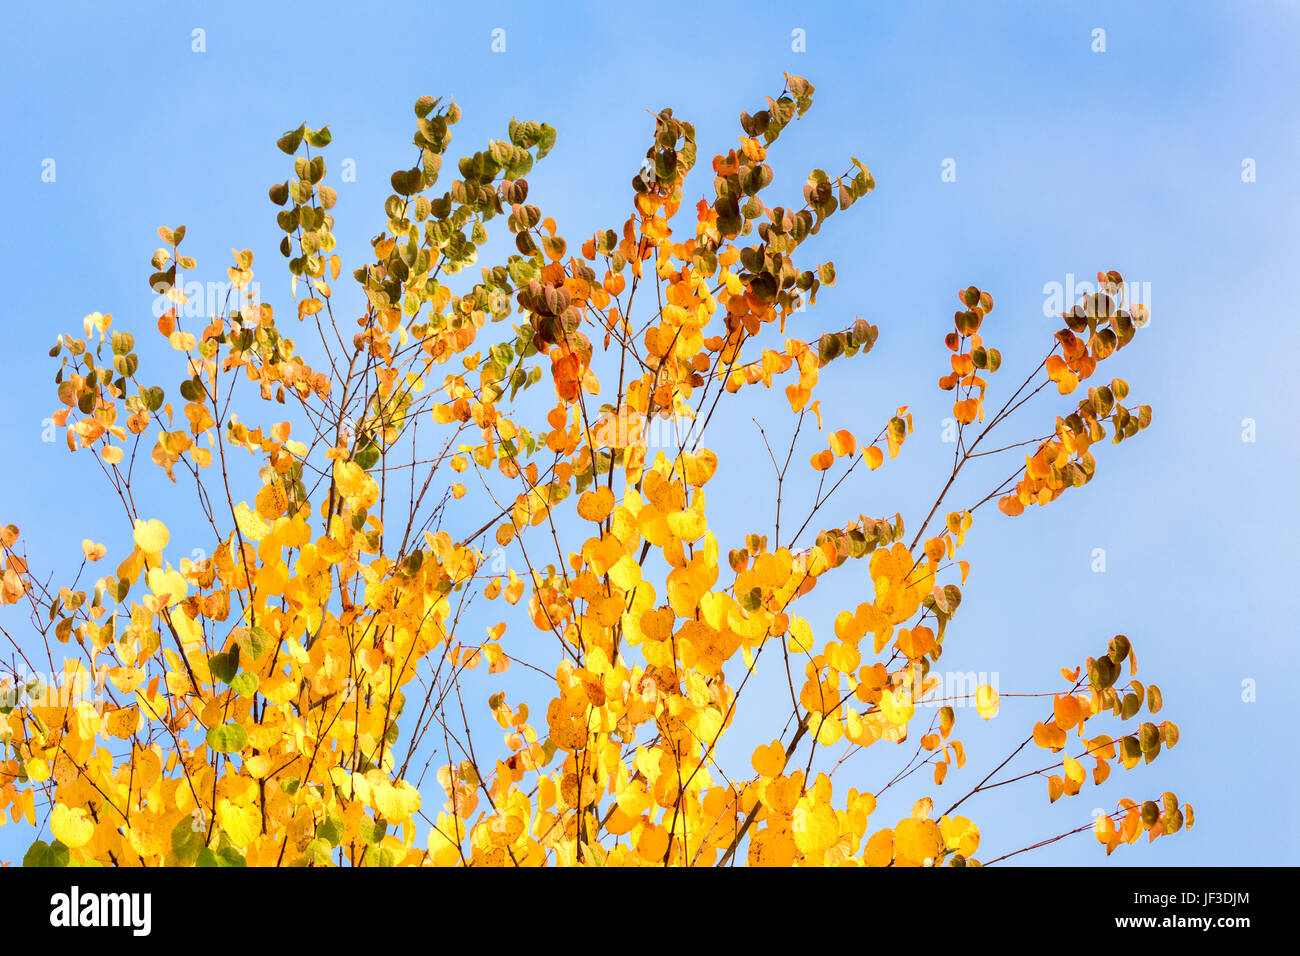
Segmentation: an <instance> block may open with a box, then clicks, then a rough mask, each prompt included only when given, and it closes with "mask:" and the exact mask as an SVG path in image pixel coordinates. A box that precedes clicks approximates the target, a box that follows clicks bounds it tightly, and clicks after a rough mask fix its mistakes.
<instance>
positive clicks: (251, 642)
mask: <svg viewBox="0 0 1300 956" xmlns="http://www.w3.org/2000/svg"><path fill="white" fill-rule="evenodd" d="M235 641H236V643H237V644H238V645H239V648H240V650H242V651H243V652H244V654H245V656H247V657H248V659H249V660H250V661H255V660H257V659H258V658H259V657H261V656H262V655H263V654H265V653H266V649H267V648H268V647H270V646H271V635H270V634H268V633H267V631H266V628H263V627H258V626H256V625H254V626H253V627H250V628H248V629H247V630H246V631H241V632H240V633H239V635H238V636H237V637H236V638H235Z"/></svg>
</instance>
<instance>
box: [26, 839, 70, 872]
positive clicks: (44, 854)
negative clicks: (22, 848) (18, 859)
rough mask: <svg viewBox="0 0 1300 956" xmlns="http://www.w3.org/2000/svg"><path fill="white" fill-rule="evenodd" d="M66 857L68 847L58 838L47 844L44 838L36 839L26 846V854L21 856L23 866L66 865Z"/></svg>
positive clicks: (67, 855)
mask: <svg viewBox="0 0 1300 956" xmlns="http://www.w3.org/2000/svg"><path fill="white" fill-rule="evenodd" d="M68 857H69V852H68V848H67V847H66V846H64V845H63V844H62V843H60V842H59V841H58V840H55V841H54V842H53V843H48V844H47V843H46V842H45V841H44V840H37V841H36V842H35V843H33V844H32V845H31V846H30V847H29V848H28V850H27V853H26V855H25V856H24V857H23V866H33V867H60V866H67V865H68Z"/></svg>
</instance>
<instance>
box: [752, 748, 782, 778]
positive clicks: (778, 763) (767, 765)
mask: <svg viewBox="0 0 1300 956" xmlns="http://www.w3.org/2000/svg"><path fill="white" fill-rule="evenodd" d="M750 763H752V764H753V766H754V772H755V773H757V774H759V775H760V776H763V777H767V778H769V779H771V778H774V777H779V776H780V775H781V771H782V770H784V769H785V748H784V747H782V746H781V741H779V740H774V741H772V742H771V743H770V744H764V745H760V746H759V747H757V748H756V749H755V750H754V755H753V757H751V758H750Z"/></svg>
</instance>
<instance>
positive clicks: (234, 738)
mask: <svg viewBox="0 0 1300 956" xmlns="http://www.w3.org/2000/svg"><path fill="white" fill-rule="evenodd" d="M207 740H208V746H209V747H211V748H212V749H213V750H215V751H216V752H217V753H221V754H233V753H239V751H241V750H243V749H244V744H246V743H248V731H246V730H244V728H243V727H241V726H240V725H239V724H222V725H221V726H220V727H212V728H210V729H209V730H208V737H207Z"/></svg>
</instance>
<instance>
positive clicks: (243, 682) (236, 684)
mask: <svg viewBox="0 0 1300 956" xmlns="http://www.w3.org/2000/svg"><path fill="white" fill-rule="evenodd" d="M226 683H228V684H229V685H230V689H231V690H233V691H234V692H235V693H236V694H238V695H239V696H240V697H243V698H244V699H248V698H250V697H252V696H253V695H254V694H256V693H257V688H258V686H259V685H260V684H261V681H260V680H259V679H258V676H257V675H256V674H255V673H253V672H252V671H244V672H243V673H242V674H238V675H236V676H235V679H234V680H231V681H227V682H226Z"/></svg>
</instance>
